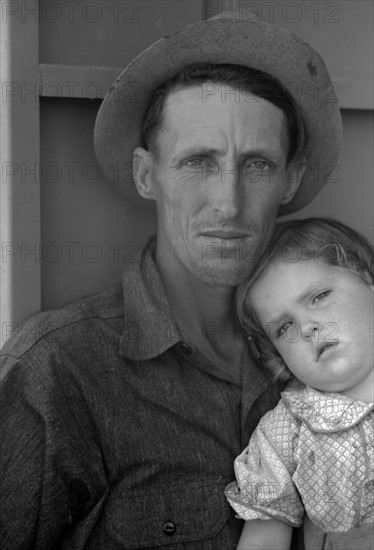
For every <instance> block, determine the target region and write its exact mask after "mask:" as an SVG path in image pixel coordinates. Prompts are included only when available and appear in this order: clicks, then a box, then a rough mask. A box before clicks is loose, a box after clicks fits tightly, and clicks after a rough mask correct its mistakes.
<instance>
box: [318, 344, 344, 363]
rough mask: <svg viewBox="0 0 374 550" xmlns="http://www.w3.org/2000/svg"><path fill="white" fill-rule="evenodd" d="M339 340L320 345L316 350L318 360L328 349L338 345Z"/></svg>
mask: <svg viewBox="0 0 374 550" xmlns="http://www.w3.org/2000/svg"><path fill="white" fill-rule="evenodd" d="M338 343H339V342H337V341H336V342H323V343H322V345H320V346H318V348H317V351H316V361H319V359H320V357H321V355H324V354H325V353H326V351H327V350H329V349H331V348H333V347H335V346H337V345H338Z"/></svg>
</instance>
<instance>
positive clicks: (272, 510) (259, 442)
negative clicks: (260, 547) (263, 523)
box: [226, 401, 304, 527]
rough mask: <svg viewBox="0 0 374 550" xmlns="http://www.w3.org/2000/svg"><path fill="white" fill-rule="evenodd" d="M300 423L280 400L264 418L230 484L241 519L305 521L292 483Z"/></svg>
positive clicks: (229, 494) (232, 500)
mask: <svg viewBox="0 0 374 550" xmlns="http://www.w3.org/2000/svg"><path fill="white" fill-rule="evenodd" d="M297 422H298V421H297V420H295V419H294V418H293V417H292V416H291V415H290V414H289V413H288V411H287V408H286V407H285V405H284V404H283V403H282V401H281V402H280V403H279V404H278V406H277V407H276V408H275V409H274V410H272V411H270V412H269V413H267V414H266V415H265V416H264V417H263V418H262V419H261V421H260V423H259V425H258V427H257V429H256V430H255V432H254V433H253V435H252V437H251V440H250V442H249V445H248V447H246V448H245V449H244V451H243V452H242V453H241V454H240V455H239V456H238V457H237V458H236V460H235V464H234V467H235V475H236V479H237V481H236V482H233V483H231V484H230V485H228V487H227V488H226V497H227V499H228V501H229V503H230V505H231V506H232V507H233V508H234V510H235V511H236V512H237V514H238V515H239V517H241V518H242V519H244V520H253V519H262V520H267V519H278V520H281V521H284V522H286V523H288V524H289V525H291V526H293V527H299V526H300V525H301V524H302V520H303V516H304V507H303V505H302V502H301V500H300V495H299V493H298V491H297V489H296V487H295V485H294V483H293V482H292V475H293V472H294V471H295V469H296V463H295V461H294V459H293V449H294V446H295V443H296V442H297V439H298V431H299V429H298V424H297Z"/></svg>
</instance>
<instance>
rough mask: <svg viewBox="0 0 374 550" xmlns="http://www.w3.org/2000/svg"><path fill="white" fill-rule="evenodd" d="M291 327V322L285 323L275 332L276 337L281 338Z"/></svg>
mask: <svg viewBox="0 0 374 550" xmlns="http://www.w3.org/2000/svg"><path fill="white" fill-rule="evenodd" d="M291 326H292V321H287V323H284V324H283V325H282V326H280V327H279V329H278V330H277V336H283V334H286V332H287V330H288V329H289V328H290V327H291Z"/></svg>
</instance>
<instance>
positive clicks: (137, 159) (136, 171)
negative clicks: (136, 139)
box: [133, 147, 155, 200]
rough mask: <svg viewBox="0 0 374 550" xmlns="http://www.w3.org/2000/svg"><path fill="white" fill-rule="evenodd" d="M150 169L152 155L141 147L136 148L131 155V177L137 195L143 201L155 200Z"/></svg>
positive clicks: (151, 167) (151, 166)
mask: <svg viewBox="0 0 374 550" xmlns="http://www.w3.org/2000/svg"><path fill="white" fill-rule="evenodd" d="M152 169H153V157H152V154H151V153H150V152H149V151H147V150H146V149H143V147H137V148H136V149H135V150H134V155H133V176H134V182H135V185H136V188H137V190H138V193H139V195H140V196H141V197H143V199H150V200H155V194H154V186H153V179H152Z"/></svg>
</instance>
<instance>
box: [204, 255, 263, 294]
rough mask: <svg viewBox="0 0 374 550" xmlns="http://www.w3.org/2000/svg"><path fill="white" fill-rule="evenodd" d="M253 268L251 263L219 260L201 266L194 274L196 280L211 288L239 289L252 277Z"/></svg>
mask: <svg viewBox="0 0 374 550" xmlns="http://www.w3.org/2000/svg"><path fill="white" fill-rule="evenodd" d="M253 268H254V266H253V265H252V264H251V263H248V264H247V263H244V264H243V263H242V264H238V263H237V262H229V261H225V262H223V261H222V260H220V259H217V261H211V262H209V264H206V265H204V264H203V265H200V266H199V269H196V270H195V272H194V274H195V276H196V278H198V279H200V280H201V281H202V282H204V283H205V284H207V285H210V286H228V287H237V286H238V285H240V284H241V283H242V282H243V281H244V280H245V279H246V278H247V277H248V276H249V275H250V273H251V271H252V270H253Z"/></svg>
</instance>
